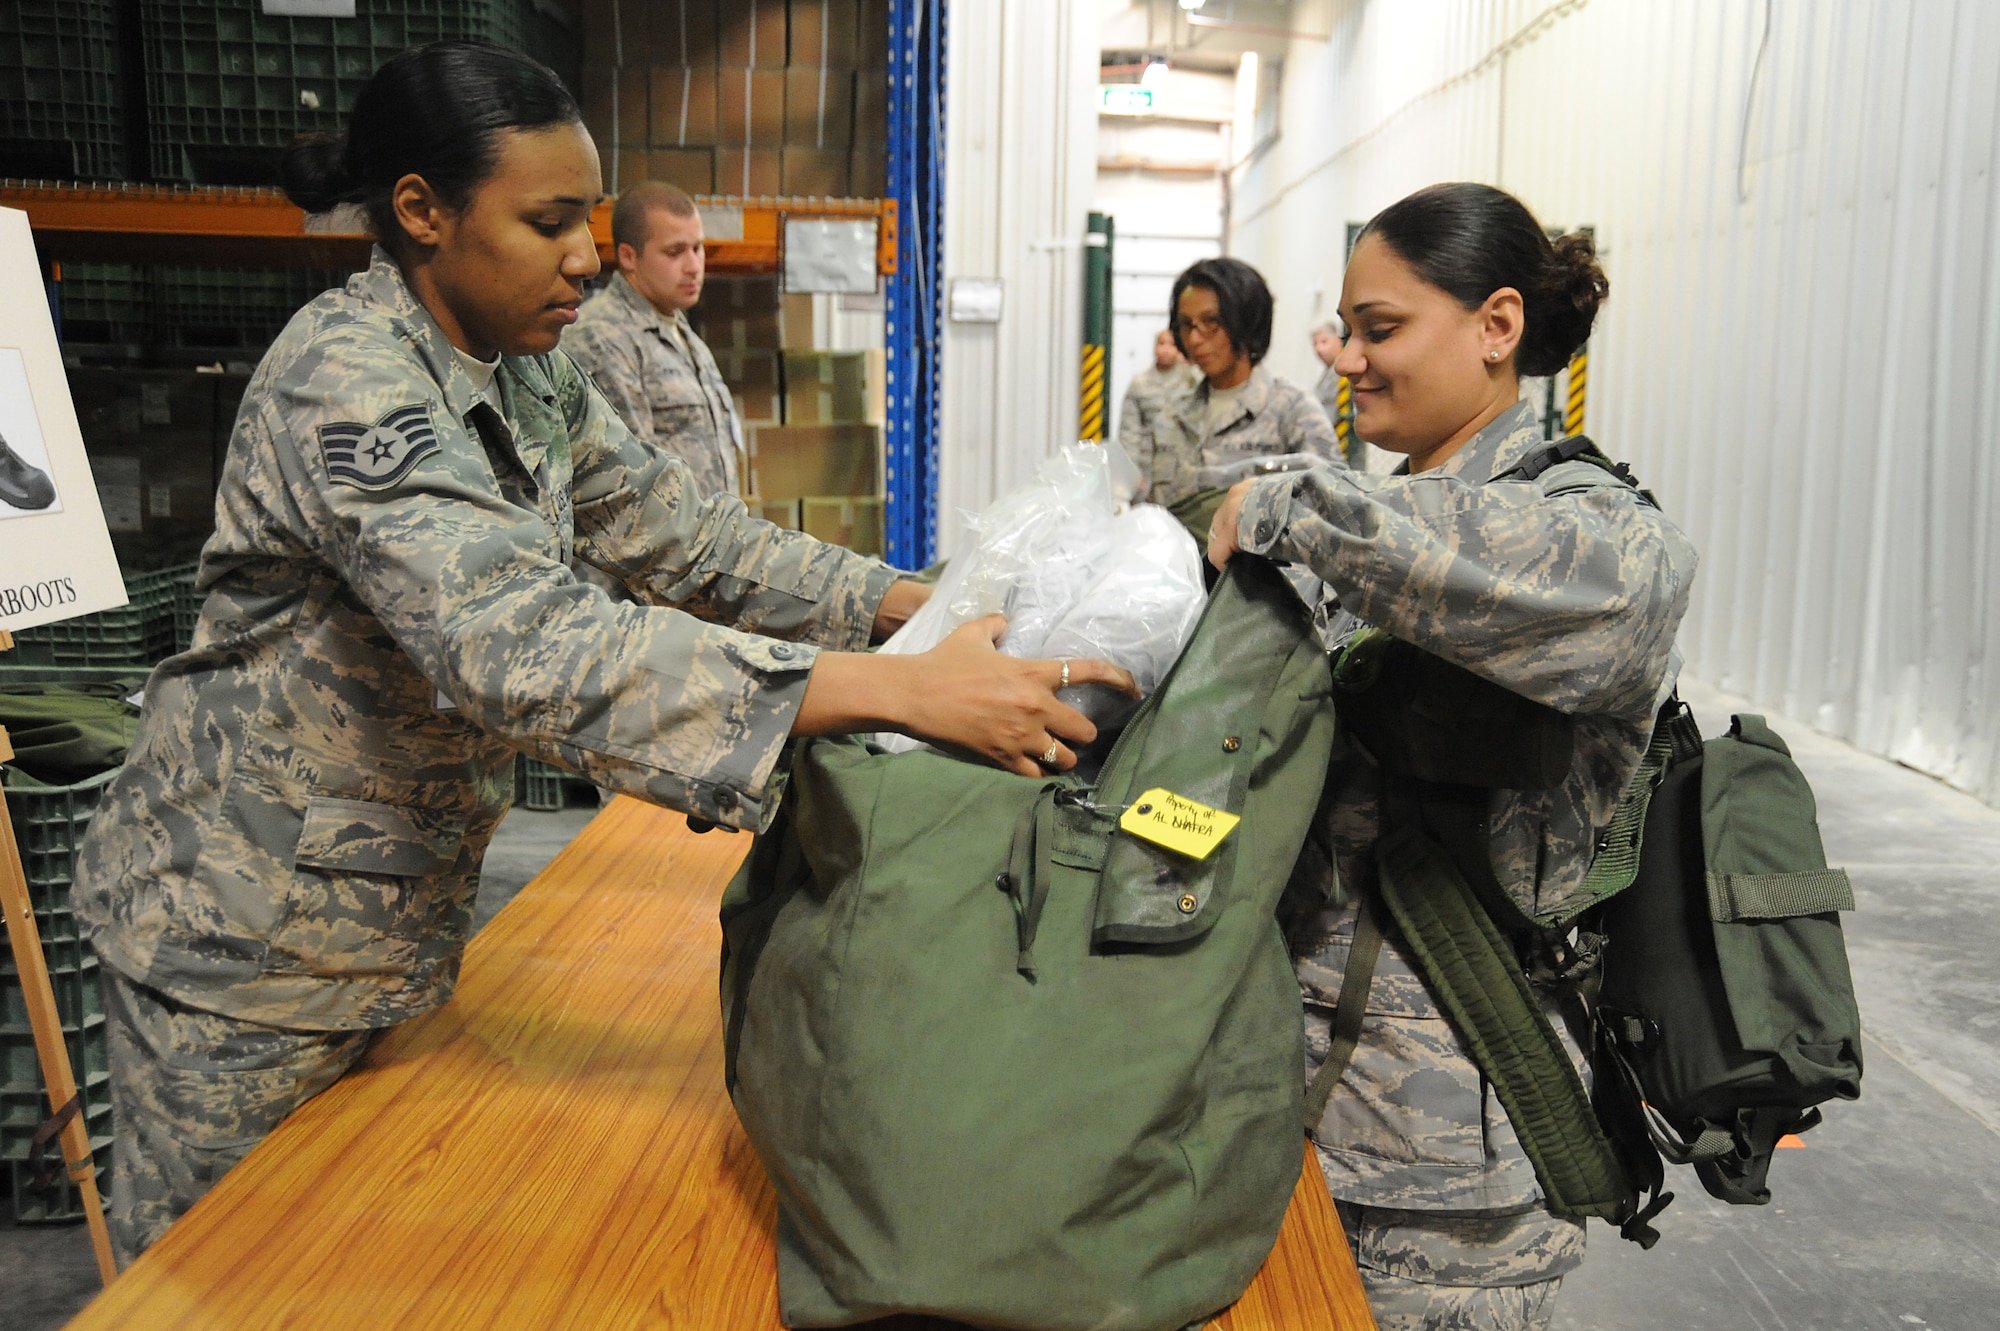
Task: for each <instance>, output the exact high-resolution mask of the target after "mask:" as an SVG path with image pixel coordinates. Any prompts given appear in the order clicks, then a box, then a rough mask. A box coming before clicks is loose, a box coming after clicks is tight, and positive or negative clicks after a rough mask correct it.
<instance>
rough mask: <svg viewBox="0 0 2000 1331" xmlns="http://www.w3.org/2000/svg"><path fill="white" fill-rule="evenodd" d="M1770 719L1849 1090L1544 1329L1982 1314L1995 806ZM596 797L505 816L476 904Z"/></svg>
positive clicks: (7, 1279)
mask: <svg viewBox="0 0 2000 1331" xmlns="http://www.w3.org/2000/svg"><path fill="white" fill-rule="evenodd" d="M1683 696H1685V697H1687V699H1688V701H1689V702H1690V703H1691V704H1692V705H1693V706H1694V708H1695V710H1696V713H1697V715H1698V716H1699V717H1700V718H1701V720H1702V723H1703V725H1704V728H1705V729H1707V730H1709V731H1710V732H1711V733H1712V732H1714V731H1717V730H1720V729H1722V728H1724V727H1726V726H1727V724H1728V719H1729V715H1730V713H1731V712H1732V711H1737V710H1743V704H1742V703H1741V702H1740V700H1735V699H1731V698H1729V697H1727V696H1726V695H1723V694H1719V693H1716V692H1714V691H1712V690H1708V689H1704V688H1700V687H1698V686H1694V685H1690V686H1688V687H1686V688H1684V690H1683ZM1774 723H1775V724H1776V725H1777V726H1778V728H1779V730H1780V731H1781V732H1782V733H1783V734H1784V735H1785V737H1786V739H1787V740H1788V741H1790V743H1791V744H1792V747H1793V750H1794V752H1795V753H1796V754H1797V756H1798V759H1799V763H1800V766H1801V767H1803V768H1804V769H1805V771H1806V774H1807V775H1808V776H1809V777H1810V778H1811V780H1812V783H1813V786H1814V789H1815V790H1816V791H1817V792H1818V794H1819V800H1820V822H1821V826H1822V828H1823V830H1824V832H1825V836H1826V843H1827V852H1828V856H1829V858H1830V859H1831V860H1832V862H1833V863H1835V864H1839V865H1843V866H1845V867H1846V868H1847V870H1848V872H1849V874H1850V875H1851V876H1852V878H1853V880H1854V887H1855V896H1856V899H1857V902H1858V905H1859V909H1858V910H1857V911H1856V912H1855V914H1854V915H1853V916H1852V917H1850V918H1849V920H1848V921H1847V925H1848V935H1847V937H1848V949H1849V954H1850V958H1851V961H1852V964H1853V968H1854V979H1855V985H1856V988H1857V989H1858V991H1859V994H1860V999H1861V1011H1862V1015H1863V1018H1864V1021H1865V1023H1866V1028H1867V1037H1866V1039H1867V1047H1866V1060H1867V1068H1866V1080H1865V1083H1864V1086H1865V1094H1864V1095H1863V1097H1862V1099H1861V1100H1860V1101H1859V1102H1857V1103H1855V1104H1835V1105H1832V1106H1829V1107H1828V1112H1827V1120H1826V1123H1825V1124H1824V1125H1823V1126H1821V1127H1820V1128H1818V1129H1816V1130H1814V1131H1813V1132H1811V1133H1810V1134H1808V1135H1807V1137H1806V1138H1805V1143H1806V1145H1805V1148H1804V1149H1803V1150H1793V1151H1786V1152H1784V1153H1783V1154H1782V1155H1781V1156H1780V1157H1779V1159H1778V1161H1777V1163H1776V1164H1775V1166H1774V1167H1773V1169H1772V1175H1771V1187H1772V1191H1773V1194H1774V1200H1773V1202H1772V1204H1771V1205H1770V1206H1768V1207H1751V1208H1734V1207H1728V1206H1724V1205H1723V1204H1722V1203H1719V1202H1715V1201H1712V1200H1711V1199H1710V1198H1709V1197H1708V1196H1707V1195H1706V1194H1705V1193H1704V1192H1703V1191H1702V1189H1701V1186H1700V1184H1699V1183H1697V1182H1696V1181H1695V1179H1694V1176H1693V1172H1692V1171H1691V1170H1679V1171H1676V1173H1677V1174H1678V1176H1679V1177H1678V1178H1677V1179H1676V1180H1675V1182H1674V1184H1673V1186H1674V1189H1675V1191H1676V1193H1677V1194H1678V1200H1677V1201H1676V1202H1675V1203H1674V1205H1673V1206H1672V1207H1671V1208H1669V1209H1668V1211H1667V1212H1666V1214H1665V1215H1664V1216H1662V1217H1661V1219H1660V1222H1659V1224H1660V1230H1661V1232H1662V1235H1663V1237H1662V1239H1661V1241H1660V1243H1659V1245H1658V1246H1657V1247H1655V1248H1654V1249H1653V1250H1652V1251H1651V1252H1642V1251H1640V1250H1639V1249H1638V1248H1637V1247H1636V1246H1634V1245H1632V1244H1629V1243H1623V1242H1620V1241H1619V1240H1618V1238H1617V1236H1616V1235H1615V1233H1613V1232H1612V1231H1610V1230H1609V1229H1608V1228H1605V1227H1603V1226H1593V1230H1592V1234H1591V1255H1590V1260H1589V1261H1587V1262H1586V1263H1585V1264H1584V1267H1583V1269H1582V1270H1581V1271H1580V1272H1578V1273H1577V1274H1576V1275H1574V1276H1572V1277H1571V1278H1570V1280H1569V1281H1568V1283H1567V1285H1566V1287H1565V1289H1564V1290H1563V1294H1562V1298H1561V1301H1560V1303H1559V1305H1558V1309H1557V1313H1556V1318H1555V1325H1554V1329H1553V1331H1668V1329H1669V1328H1671V1329H1672V1331H1849V1328H1855V1329H1859V1328H1871V1329H1879V1331H1904V1329H1905V1328H1909V1327H1925V1326H1928V1327H1939V1328H1951V1329H1952V1331H1975V1329H1976V1328H1986V1327H1992V1326H1995V1325H2000V1312H1996V1311H1995V1308H1996V1307H2000V1224H1996V1222H1995V1218H1996V1216H2000V909H1995V907H1996V904H2000V890H1996V889H2000V810H1995V809H1991V808H1988V807H1987V806H1985V805H1983V804H1980V803H1979V802H1977V801H1976V800H1973V799H1972V798H1970V797H1969V796H1966V795H1961V794H1959V793H1958V792H1956V791H1953V790H1950V789H1948V788H1946V787H1944V786H1942V785H1940V784H1938V783H1937V782H1935V781H1932V780H1931V779H1930V778H1928V777H1925V776H1922V775H1919V774H1918V773H1915V772H1912V771H1909V770H1907V769H1905V768H1902V767H1898V766H1897V765H1895V764H1894V763H1890V762H1886V761H1884V760H1882V759H1879V758H1874V757H1870V756H1868V755H1865V754H1862V753H1859V752H1857V751H1855V750H1854V749H1852V748H1849V747H1848V746H1847V745H1844V744H1841V743H1839V742H1838V741H1835V740H1830V739H1826V738H1824V737H1822V736H1818V735H1815V734H1814V733H1812V732H1811V731H1809V730H1807V729H1806V727H1805V726H1803V725H1801V724H1798V723H1786V722H1785V721H1783V720H1782V718H1774ZM592 812H594V811H593V810H589V809H570V810H566V811H564V812H562V813H553V814H543V813H531V812H527V811H524V810H523V811H516V812H514V813H512V814H510V815H509V816H508V818H507V821H506V823H505V824H503V825H502V827H501V831H500V835H499V837H498V838H497V839H496V840H495V842H494V848H493V851H492V852H491V854H490V855H489V857H488V860H487V866H486V875H485V878H484V879H483V880H482V882H481V886H480V897H479V910H480V920H481V922H482V923H483V922H484V920H485V919H488V918H490V917H491V915H492V912H493V911H494V910H497V909H498V908H499V906H500V905H502V904H504V903H505V901H506V900H508V899H510V898H511V897H512V896H513V894H514V892H516V891H518V890H519V888H520V886H521V884H523V883H525V882H526V881H527V880H528V879H529V878H530V877H532V876H533V875H534V873H535V872H536V871H538V870H539V869H540V867H541V866H542V865H543V864H544V863H546V862H547V861H548V860H549V859H550V858H552V857H553V856H554V854H555V852H556V851H558V850H560V849H561V847H562V846H563V845H564V844H566V843H567V842H568V840H569V838H570V837H572V836H574V835H575V834H576V832H577V831H578V830H580V829H581V827H582V826H583V824H584V823H585V822H587V821H588V820H589V816H590V814H591V813H592ZM95 1286H96V1276H95V1274H94V1270H93V1268H92V1265H91V1261H90V1255H89V1244H88V1241H87V1239H86V1238H85V1236H84V1233H83V1231H82V1229H81V1228H80V1227H77V1228H62V1229H35V1228H25V1227H24V1228H17V1229H6V1228H0V1289H5V1290H6V1291H7V1294H8V1298H7V1304H8V1314H9V1315H8V1317H7V1319H6V1324H7V1326H8V1327H9V1328H10V1331H45V1329H48V1328H54V1327H57V1326H60V1325H61V1324H62V1322H63V1321H64V1320H65V1319H66V1318H67V1317H68V1316H70V1315H71V1314H72V1313H73V1312H74V1311H75V1310H76V1309H77V1308H80V1307H81V1306H82V1305H83V1303H84V1302H85V1301H86V1300H87V1299H88V1298H89V1296H90V1294H91V1293H92V1292H93V1291H94V1289H95ZM1300 1331H1309V1329H1307V1328H1301V1329H1300Z"/></svg>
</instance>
